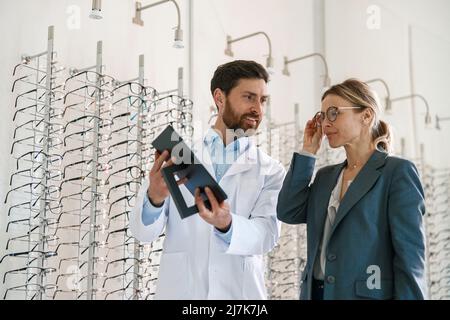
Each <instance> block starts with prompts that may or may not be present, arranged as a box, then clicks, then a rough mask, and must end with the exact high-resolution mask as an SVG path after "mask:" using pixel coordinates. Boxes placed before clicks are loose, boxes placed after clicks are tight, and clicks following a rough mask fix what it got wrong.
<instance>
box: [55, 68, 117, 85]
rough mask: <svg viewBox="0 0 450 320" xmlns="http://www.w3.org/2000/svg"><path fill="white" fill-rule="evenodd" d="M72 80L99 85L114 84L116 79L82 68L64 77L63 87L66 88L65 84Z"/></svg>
mask: <svg viewBox="0 0 450 320" xmlns="http://www.w3.org/2000/svg"><path fill="white" fill-rule="evenodd" d="M72 82H79V83H95V84H99V85H100V86H114V85H115V83H116V82H117V81H116V80H115V79H114V77H112V76H109V75H106V74H102V73H98V72H96V71H92V70H84V71H81V72H76V73H74V74H72V75H71V76H69V77H68V78H66V80H65V81H64V85H63V87H64V88H66V86H67V85H69V84H71V83H72Z"/></svg>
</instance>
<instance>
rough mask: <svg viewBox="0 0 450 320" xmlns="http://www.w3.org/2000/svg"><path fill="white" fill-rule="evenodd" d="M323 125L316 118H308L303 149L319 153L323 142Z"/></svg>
mask: <svg viewBox="0 0 450 320" xmlns="http://www.w3.org/2000/svg"><path fill="white" fill-rule="evenodd" d="M322 138H323V131H322V126H321V125H320V124H319V123H318V122H316V120H315V119H312V120H308V122H307V123H306V126H305V133H304V135H303V151H306V152H309V153H312V154H317V151H319V149H320V145H321V144H322Z"/></svg>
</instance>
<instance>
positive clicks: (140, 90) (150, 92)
mask: <svg viewBox="0 0 450 320" xmlns="http://www.w3.org/2000/svg"><path fill="white" fill-rule="evenodd" d="M124 89H125V90H127V92H131V93H133V94H135V95H138V96H146V97H150V98H151V99H154V98H156V97H158V92H157V91H156V89H155V88H152V87H149V86H144V85H142V84H140V83H139V82H134V81H129V82H124V83H121V84H119V85H118V86H116V87H115V88H114V89H113V92H116V91H120V90H124Z"/></svg>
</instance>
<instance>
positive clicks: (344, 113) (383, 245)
mask: <svg viewBox="0 0 450 320" xmlns="http://www.w3.org/2000/svg"><path fill="white" fill-rule="evenodd" d="M379 108H380V105H379V102H378V99H377V98H376V95H375V93H374V92H373V91H372V90H371V89H370V88H369V86H368V85H367V84H365V83H363V82H361V81H358V80H356V79H349V80H347V81H345V82H343V83H341V84H338V85H335V86H333V87H331V88H330V89H329V90H327V91H326V92H325V93H324V95H323V96H322V108H321V109H322V111H321V112H318V113H317V114H316V115H315V117H314V118H313V120H310V121H308V122H307V124H306V128H305V133H304V140H303V150H302V151H301V152H299V153H295V154H294V156H293V159H292V162H291V166H290V170H289V172H288V174H287V175H286V178H285V181H284V183H283V187H282V189H281V191H280V194H279V197H278V206H277V213H278V214H277V215H278V219H279V220H281V221H283V222H285V223H288V224H300V223H306V224H307V247H308V256H307V264H306V267H305V269H304V271H303V274H302V279H301V280H302V289H301V293H300V298H301V299H316V300H321V299H425V298H426V295H427V294H426V291H427V289H426V288H427V284H426V279H425V233H424V227H423V215H424V213H425V206H424V193H423V189H422V185H421V182H420V180H419V176H418V172H417V169H416V167H415V166H414V164H413V163H412V162H410V161H407V160H404V159H400V158H397V157H393V156H390V155H389V151H390V142H391V135H390V131H389V127H388V125H387V124H386V123H385V122H383V121H381V120H380V119H379ZM324 136H327V138H328V142H329V145H330V146H331V147H332V148H339V147H344V149H345V152H346V156H347V159H346V160H345V161H344V162H343V163H341V164H337V165H332V166H328V167H325V168H322V169H320V170H319V171H318V172H317V174H316V176H315V179H314V181H313V182H312V183H311V180H312V177H313V171H314V165H315V161H316V156H315V154H316V153H317V151H318V150H319V148H320V145H321V142H322V138H323V137H324Z"/></svg>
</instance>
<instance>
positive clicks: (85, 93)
mask: <svg viewBox="0 0 450 320" xmlns="http://www.w3.org/2000/svg"><path fill="white" fill-rule="evenodd" d="M113 95H114V93H113V92H112V91H110V90H108V89H105V88H104V87H101V86H97V85H93V84H86V85H84V86H81V87H78V88H75V89H73V90H70V91H69V92H67V93H66V94H64V96H63V97H62V100H63V103H64V104H65V103H66V101H67V99H68V97H71V96H76V97H81V98H87V97H89V98H93V99H96V98H98V99H106V98H108V97H112V96H113Z"/></svg>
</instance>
